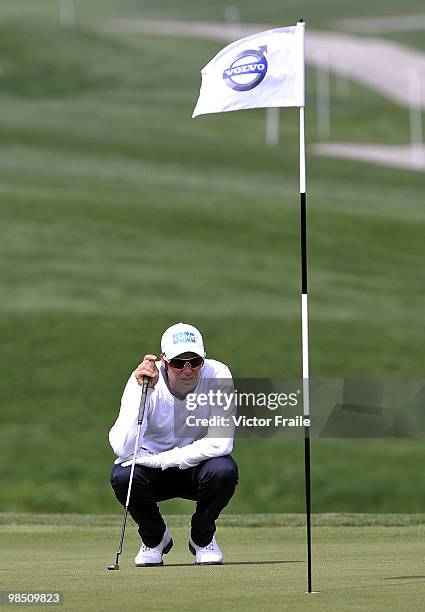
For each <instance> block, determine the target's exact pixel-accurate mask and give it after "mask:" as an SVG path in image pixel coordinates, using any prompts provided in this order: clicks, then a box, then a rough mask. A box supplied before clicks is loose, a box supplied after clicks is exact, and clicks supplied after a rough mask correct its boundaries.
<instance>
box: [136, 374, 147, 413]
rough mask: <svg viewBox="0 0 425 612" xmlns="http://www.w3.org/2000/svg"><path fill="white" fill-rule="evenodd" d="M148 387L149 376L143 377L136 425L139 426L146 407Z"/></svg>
mask: <svg viewBox="0 0 425 612" xmlns="http://www.w3.org/2000/svg"><path fill="white" fill-rule="evenodd" d="M148 385H149V376H143V385H142V396H141V398H140V406H139V416H138V419H137V424H138V425H141V424H142V422H143V415H144V413H145V405H146V397H147V395H148Z"/></svg>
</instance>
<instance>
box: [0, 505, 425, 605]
mask: <svg viewBox="0 0 425 612" xmlns="http://www.w3.org/2000/svg"><path fill="white" fill-rule="evenodd" d="M226 518H227V517H224V518H223V520H222V522H221V524H220V525H219V528H218V532H217V534H218V541H219V543H220V545H221V547H222V549H223V551H224V555H225V565H223V566H222V567H217V566H215V567H202V568H201V567H196V566H194V564H193V557H192V556H191V555H190V554H189V552H188V551H187V538H188V525H189V517H188V516H186V517H181V516H180V517H172V516H170V517H168V518H167V522H168V524H169V527H170V529H171V530H172V535H173V538H174V548H173V550H172V551H171V552H170V553H169V555H167V557H166V558H165V563H166V565H165V566H164V567H161V568H150V569H141V568H136V567H134V565H133V558H134V555H135V553H136V551H137V550H138V546H139V540H138V536H137V533H136V530H135V527H134V525H133V524H131V523H130V524H129V525H128V529H127V534H126V539H125V543H124V551H123V554H122V556H121V558H120V570H119V572H108V571H107V569H106V567H107V565H108V564H109V563H112V562H113V561H114V558H115V550H116V546H117V543H118V542H117V540H118V537H119V529H120V519H119V517H118V516H116V517H115V519H114V520H113V521H112V517H111V520H109V521H105V518H104V517H99V518H98V519H96V520H93V518H92V517H91V518H89V519H84V518H83V517H81V520H80V522H78V521H72V520H71V521H70V520H68V519H67V518H66V517H65V518H64V517H62V520H61V521H60V523H58V522H57V520H56V518H55V517H52V519H51V520H50V521H49V520H47V517H46V520H45V521H44V523H39V524H37V521H32V520H31V518H30V517H27V520H26V521H25V520H24V522H21V521H20V518H19V516H16V515H15V517H14V518H13V517H9V519H8V520H3V518H2V517H0V540H1V544H2V553H3V554H2V559H1V566H2V573H3V576H4V580H3V583H2V584H3V586H2V588H3V590H13V591H25V592H34V591H61V592H62V594H63V600H64V603H63V607H62V608H61V609H64V610H75V609H78V610H81V611H84V610H90V611H92V610H115V609H116V606H117V605H118V602H119V607H120V609H121V610H134V609H135V607H137V606H140V605H142V606H143V609H144V610H149V611H150V612H151V611H154V610H165V611H168V610H170V611H171V610H173V611H179V610H185V611H189V612H190V611H192V610H199V605H200V601H202V608H203V609H205V610H217V608H218V607H219V608H220V609H223V610H258V609H261V610H277V609H281V608H284V609H287V608H289V609H291V610H312V611H317V612H322V611H323V612H325V611H328V610H344V612H345V611H347V612H348V611H355V610H366V609H367V610H370V611H373V612H375V611H376V612H378V611H381V610H382V611H384V610H385V611H390V612H392V611H394V612H395V611H397V612H399V611H400V610H406V611H407V610H411V609H421V607H422V602H423V598H424V594H425V582H424V575H423V573H424V572H423V570H422V565H421V561H420V560H421V559H422V556H423V545H422V542H423V538H424V536H425V527H424V524H423V517H422V522H421V523H419V524H411V523H409V519H408V517H405V520H404V521H402V522H401V523H400V522H399V523H398V524H397V526H395V525H392V526H390V525H388V523H387V517H379V516H375V517H374V518H375V521H374V523H373V524H371V523H369V524H367V523H365V522H363V521H362V520H360V521H357V522H356V520H355V518H354V517H352V519H354V524H356V526H351V527H350V526H345V527H343V526H338V525H341V523H339V518H338V519H337V521H338V522H337V524H335V523H333V520H332V518H328V519H326V517H322V518H321V517H318V525H317V526H315V527H314V528H313V588H314V590H316V591H320V593H318V594H315V595H307V594H306V593H305V591H306V558H305V528H304V527H302V526H297V525H299V521H298V520H297V519H295V520H294V519H292V518H291V517H285V516H280V517H274V518H273V517H272V519H271V520H270V519H269V517H264V516H262V517H257V518H256V522H254V523H253V522H252V521H250V518H249V516H248V517H246V516H244V517H237V518H236V517H235V518H236V520H235V521H232V522H227V520H226ZM323 519H324V520H323ZM381 519H383V521H384V523H381ZM19 522H21V524H17V523H19ZM403 522H404V524H403ZM254 524H255V527H254V526H253V525H254ZM385 524H387V526H385ZM141 602H142V603H141Z"/></svg>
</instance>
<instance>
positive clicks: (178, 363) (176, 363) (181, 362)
mask: <svg viewBox="0 0 425 612" xmlns="http://www.w3.org/2000/svg"><path fill="white" fill-rule="evenodd" d="M167 363H168V364H169V365H170V366H171V367H172V368H175V369H176V370H183V368H184V366H185V365H186V364H187V363H188V364H189V365H190V367H191V368H198V367H199V366H200V365H202V364H203V363H204V358H203V357H192V358H191V359H179V358H178V357H174V358H173V359H170V360H169V361H167Z"/></svg>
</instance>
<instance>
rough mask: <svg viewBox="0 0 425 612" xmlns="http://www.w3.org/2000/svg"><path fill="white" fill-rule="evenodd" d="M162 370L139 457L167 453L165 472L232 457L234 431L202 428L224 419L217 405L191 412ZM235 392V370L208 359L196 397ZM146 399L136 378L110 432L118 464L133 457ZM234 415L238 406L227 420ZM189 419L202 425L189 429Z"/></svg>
mask: <svg viewBox="0 0 425 612" xmlns="http://www.w3.org/2000/svg"><path fill="white" fill-rule="evenodd" d="M157 367H158V370H159V379H158V383H157V384H156V385H155V388H154V389H148V395H147V399H146V406H145V413H144V417H143V423H142V427H141V432H140V438H139V445H138V446H139V448H138V451H137V453H136V457H138V456H140V455H142V454H143V453H146V451H144V450H143V449H147V450H148V451H150V452H151V453H153V454H159V453H161V454H160V459H161V467H162V469H163V470H164V469H167V468H169V467H176V466H177V467H179V468H180V469H182V470H184V469H187V468H190V467H193V466H196V465H198V464H199V463H200V462H201V461H204V460H205V459H210V458H212V457H221V456H223V455H228V454H229V453H231V451H232V449H233V436H234V430H233V428H232V427H231V425H230V426H227V427H225V428H224V429H223V428H221V429H220V428H217V427H211V426H208V425H205V424H201V423H200V421H201V420H202V419H210V417H211V416H212V415H213V414H214V413H216V414H220V415H223V414H224V413H223V410H222V409H221V408H220V409H219V410H218V411H217V409H216V407H214V406H213V407H211V405H196V408H195V409H193V410H191V411H189V410H188V409H187V403H186V399H187V398H186V399H185V400H180V399H178V398H177V397H176V396H175V395H173V394H172V393H171V391H170V389H169V387H168V384H167V381H166V376H167V375H166V372H165V369H164V367H163V366H161V362H157ZM231 388H233V382H232V375H231V373H230V370H229V368H228V367H227V366H226V365H225V364H224V363H221V362H219V361H215V360H214V359H206V360H205V362H204V365H203V366H202V369H201V372H200V376H199V380H198V384H197V386H196V389H194V391H193V393H194V394H196V395H197V396H198V397H200V394H208V393H209V391H210V390H211V389H212V390H213V391H217V389H224V391H225V392H226V393H229V390H230V389H231ZM141 394H142V388H141V386H140V385H139V384H138V382H137V380H136V377H135V374H134V372H132V374H131V375H130V378H129V379H128V382H127V384H126V387H125V389H124V393H123V396H122V399H121V408H120V412H119V415H118V418H117V420H116V422H115V424H114V426H113V427H112V429H111V431H110V432H109V442H110V444H111V446H112V448H113V450H114V452H115V454H116V455H117V457H118V458H117V459H116V461H115V463H122V462H123V461H125V460H129V459H131V458H132V457H133V453H134V445H135V443H136V435H137V426H138V424H137V420H138V414H139V405H140V399H141ZM230 414H234V406H233V405H232V408H231V409H230V410H227V411H226V415H227V416H229V415H230ZM189 415H190V416H191V417H192V422H193V421H195V419H196V423H199V424H193V423H191V424H190V425H188V421H187V417H188V416H189ZM204 423H205V421H204ZM218 436H219V437H218ZM224 436H225V437H224Z"/></svg>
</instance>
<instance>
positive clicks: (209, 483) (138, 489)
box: [111, 455, 238, 548]
mask: <svg viewBox="0 0 425 612" xmlns="http://www.w3.org/2000/svg"><path fill="white" fill-rule="evenodd" d="M130 471H131V466H128V467H125V468H123V467H121V466H120V465H114V467H113V469H112V474H111V485H112V488H113V489H114V492H115V495H116V497H117V499H118V501H119V502H120V503H121V504H122V505H123V506H124V507H125V502H126V500H127V492H128V481H129V478H130ZM237 482H238V467H237V465H236V462H235V460H234V459H233V457H232V456H231V455H226V456H224V457H214V458H213V459H207V460H206V461H203V462H202V463H200V464H199V465H197V466H195V467H193V468H189V469H187V470H180V469H179V468H175V467H173V468H168V469H166V470H161V469H156V468H148V467H144V466H141V465H137V464H136V465H135V468H134V475H133V483H132V487H131V494H130V502H129V505H128V510H129V512H130V514H131V516H132V517H133V519H134V521H135V522H136V523H137V525H138V526H139V534H140V537H141V538H142V540H143V542H144V544H146V546H149V547H150V548H153V547H155V546H158V544H159V543H160V542H161V540H162V537H163V535H164V532H165V523H164V520H163V518H162V516H161V513H160V511H159V508H158V503H157V502H161V501H164V500H166V499H173V498H175V497H181V498H183V499H190V500H193V501H196V510H195V513H194V514H193V516H192V521H191V538H192V540H193V542H194V543H195V544H196V545H197V546H206V545H207V544H209V543H210V542H211V540H212V538H213V535H214V533H215V529H216V526H215V521H216V520H217V518H218V516H219V514H220V512H221V511H222V510H223V508H225V506H227V504H228V503H229V501H230V499H231V497H232V495H233V493H234V492H235V488H236V485H237Z"/></svg>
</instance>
